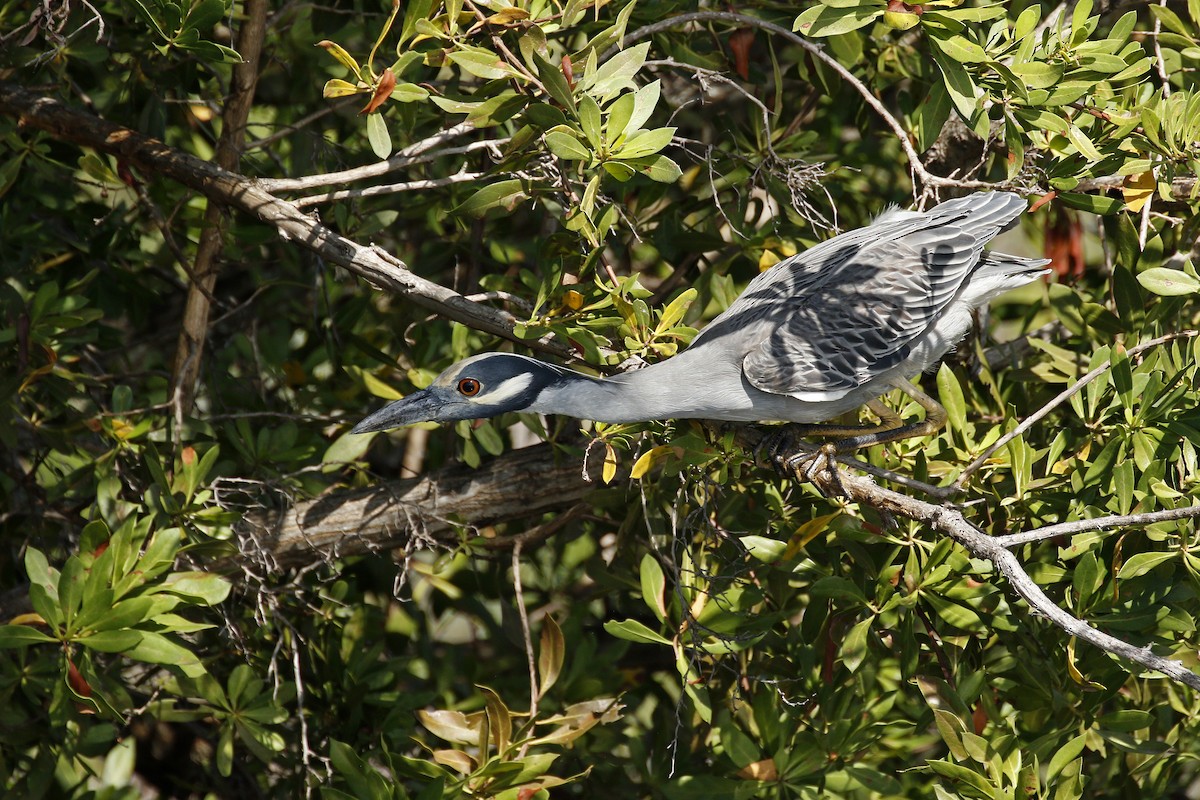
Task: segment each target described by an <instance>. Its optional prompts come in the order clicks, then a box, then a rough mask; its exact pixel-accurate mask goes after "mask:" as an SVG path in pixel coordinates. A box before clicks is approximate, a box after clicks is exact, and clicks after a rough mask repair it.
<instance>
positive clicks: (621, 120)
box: [608, 81, 662, 143]
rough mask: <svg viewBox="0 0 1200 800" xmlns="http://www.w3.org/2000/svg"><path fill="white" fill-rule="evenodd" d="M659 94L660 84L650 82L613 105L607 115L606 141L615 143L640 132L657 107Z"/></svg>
mask: <svg viewBox="0 0 1200 800" xmlns="http://www.w3.org/2000/svg"><path fill="white" fill-rule="evenodd" d="M661 93H662V82H661V81H652V82H651V83H648V84H646V85H645V86H643V87H642V88H640V89H638V90H637V91H636V92H634V93H632V94H626V95H622V96H621V98H620V99H618V100H617V102H615V103H613V106H612V109H611V110H610V111H609V115H608V141H609V142H613V143H616V141H617V138H618V137H620V136H623V135H624V136H628V135H630V134H632V133H634V132H635V131H639V130H641V128H642V126H643V125H645V124H646V121H647V120H649V119H650V116H651V114H653V113H654V109H655V108H656V107H657V106H658V100H659V96H660V95H661Z"/></svg>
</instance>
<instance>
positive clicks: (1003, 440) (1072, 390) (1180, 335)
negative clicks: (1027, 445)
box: [950, 331, 1200, 491]
mask: <svg viewBox="0 0 1200 800" xmlns="http://www.w3.org/2000/svg"><path fill="white" fill-rule="evenodd" d="M1192 336H1200V331H1179V332H1177V333H1168V334H1167V335H1165V336H1160V337H1158V338H1157V339H1151V340H1150V341H1148V342H1142V343H1141V344H1139V345H1138V346H1136V347H1134V348H1133V349H1131V350H1129V351H1128V352H1127V353H1126V355H1127V356H1128V357H1129V358H1133V357H1134V356H1136V355H1139V354H1140V353H1142V352H1144V351H1146V350H1149V349H1150V348H1152V347H1158V346H1159V345H1160V344H1165V343H1166V342H1170V341H1174V340H1175V339H1184V338H1191V337H1192ZM1110 369H1112V362H1111V361H1109V362H1108V363H1106V364H1101V365H1100V366H1098V367H1096V368H1095V369H1094V370H1092V371H1091V372H1089V373H1088V374H1086V375H1084V376H1083V377H1082V378H1080V379H1079V380H1078V381H1076V382H1075V383H1074V384H1072V385H1071V386H1070V387H1069V388H1067V389H1065V390H1064V391H1062V392H1061V393H1059V394H1058V395H1057V396H1056V397H1055V398H1054V399H1053V400H1051V401H1050V402H1049V403H1047V404H1046V405H1044V406H1042V407H1041V408H1040V409H1038V410H1037V412H1036V413H1034V414H1033V415H1032V416H1030V417H1027V418H1026V419H1025V420H1024V421H1023V422H1022V423H1021V424H1020V425H1018V426H1017V427H1015V428H1013V429H1012V430H1011V431H1009V432H1008V433H1006V434H1004V435H1003V436H1001V437H1000V438H999V439H997V440H996V443H995V444H993V445H992V446H991V447H989V448H988V449H987V450H984V451H983V454H982V455H981V456H979V457H978V458H976V459H975V460H974V461H972V462H971V463H970V464H968V465H967V468H966V469H964V470H963V471H962V474H961V475H959V476H958V478H957V479H955V481H954V483H952V484H950V485H951V486H952V487H953V488H954V489H956V490H959V491H961V490H962V488H963V484H964V483H965V481H966V480H967V478H969V477H970V476H971V475H972V473H974V472H975V471H976V470H977V469H979V468H980V467H982V466H983V465H984V463H985V462H986V461H987V460H988V459H989V458H991V457H992V454H993V453H995V452H996V451H997V450H999V449H1000V448H1001V447H1004V446H1005V445H1006V444H1008V443H1009V442H1011V441H1012V440H1013V439H1016V438H1017V437H1018V436H1020V435H1021V434H1023V433H1024V432H1025V431H1027V430H1029V429H1030V428H1032V427H1033V426H1034V425H1035V424H1036V423H1037V422H1039V421H1040V420H1041V419H1042V418H1043V417H1045V416H1046V415H1047V414H1049V413H1050V412H1051V411H1053V410H1054V409H1055V408H1057V407H1058V406H1060V405H1062V404H1063V403H1065V402H1066V401H1067V400H1069V399H1070V398H1071V396H1072V395H1074V394H1076V393H1077V392H1078V391H1079V390H1080V389H1082V388H1083V387H1085V386H1087V385H1088V384H1089V383H1091V382H1092V381H1094V380H1096V378H1099V377H1100V376H1101V375H1103V374H1104V373H1105V372H1107V371H1108V370H1110Z"/></svg>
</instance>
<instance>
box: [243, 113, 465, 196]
mask: <svg viewBox="0 0 1200 800" xmlns="http://www.w3.org/2000/svg"><path fill="white" fill-rule="evenodd" d="M473 130H475V126H474V125H472V124H471V123H469V122H460V123H458V124H457V125H454V126H452V127H449V128H446V129H445V130H444V131H439V132H438V133H436V134H434V135H433V136H429V137H427V138H425V139H422V140H421V141H419V142H414V143H412V144H410V145H409V146H408V147H406V148H404V149H403V150H401V151H400V152H398V153H396V155H394V156H392V157H390V158H388V159H387V160H386V161H380V162H378V163H377V164H366V165H364V166H361V167H354V168H353V169H346V170H342V171H341V172H326V173H324V174H323V175H305V176H304V177H303V178H264V179H260V180H259V181H258V185H259V187H260V188H261V189H263V190H265V191H268V192H297V191H302V190H304V189H315V188H317V187H318V186H336V185H338V184H343V183H350V182H351V181H361V180H364V179H366V178H378V177H379V176H381V175H387V174H388V173H389V172H395V171H396V170H399V169H403V168H404V167H407V166H409V165H410V164H412V163H413V161H414V159H415V158H416V157H417V156H420V155H421V154H423V153H425V152H427V151H429V150H432V149H433V148H435V147H437V146H438V145H439V144H441V143H442V142H448V141H450V140H452V139H457V138H458V137H459V136H462V135H463V134H465V133H470V132H471V131H473Z"/></svg>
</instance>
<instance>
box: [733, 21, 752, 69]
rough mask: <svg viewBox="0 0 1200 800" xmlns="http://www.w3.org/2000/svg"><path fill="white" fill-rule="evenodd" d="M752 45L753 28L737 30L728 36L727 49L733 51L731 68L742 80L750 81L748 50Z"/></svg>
mask: <svg viewBox="0 0 1200 800" xmlns="http://www.w3.org/2000/svg"><path fill="white" fill-rule="evenodd" d="M753 44H754V29H753V28H738V29H737V30H736V31H734V32H733V33H731V34H729V49H730V50H732V51H733V68H734V69H736V70H737V74H738V75H741V76H742V80H744V81H748V80H750V48H751V46H753Z"/></svg>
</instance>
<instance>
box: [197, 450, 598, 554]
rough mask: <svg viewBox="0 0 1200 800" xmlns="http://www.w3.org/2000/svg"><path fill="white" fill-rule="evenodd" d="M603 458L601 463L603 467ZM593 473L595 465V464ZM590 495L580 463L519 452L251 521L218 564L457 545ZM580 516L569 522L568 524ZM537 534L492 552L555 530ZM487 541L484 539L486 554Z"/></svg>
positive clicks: (537, 530) (546, 453) (253, 517)
mask: <svg viewBox="0 0 1200 800" xmlns="http://www.w3.org/2000/svg"><path fill="white" fill-rule="evenodd" d="M600 460H602V459H600V458H597V459H596V464H597V465H598V464H599V461H600ZM594 466H595V465H594ZM592 488H593V485H592V484H591V483H588V482H587V481H585V480H584V479H583V477H582V475H581V474H580V470H579V462H578V457H575V456H566V457H562V456H561V454H559V453H556V452H555V448H554V447H553V446H552V445H549V444H542V445H535V446H533V447H527V448H524V449H522V450H515V451H512V452H510V453H507V454H506V455H504V456H502V457H500V458H496V459H493V460H492V461H489V462H487V463H485V464H483V465H482V466H480V467H479V468H478V469H472V468H471V467H468V466H466V465H463V464H456V465H454V466H452V467H447V468H445V469H442V470H439V471H437V472H431V473H429V474H427V475H424V476H422V477H420V478H411V479H408V480H400V481H389V482H386V483H381V484H378V485H376V486H372V487H371V488H369V489H362V490H357V491H348V492H339V493H336V494H332V495H328V496H326V497H320V498H317V499H315V500H309V501H306V502H302V503H297V504H295V505H294V506H291V507H289V508H286V509H282V510H279V511H261V512H258V513H254V514H248V515H247V516H246V517H245V518H244V521H243V522H242V524H241V525H240V527H239V533H240V535H241V537H242V538H243V540H244V542H245V543H244V544H243V545H242V546H241V547H240V548H239V550H240V555H238V556H236V557H234V558H232V559H227V560H226V561H223V562H220V563H218V564H214V565H212V566H211V567H210V569H213V570H216V571H226V570H229V569H232V568H235V567H237V566H239V565H241V564H243V563H245V564H250V563H261V562H265V563H266V564H268V565H269V566H271V567H275V566H287V565H294V564H303V563H311V562H313V561H317V560H319V559H321V558H334V557H343V556H351V555H361V554H364V553H369V552H377V551H379V550H386V549H388V548H391V547H397V546H401V545H404V544H406V543H409V542H412V541H417V542H426V543H429V544H433V543H436V542H443V543H447V544H457V543H458V542H459V541H460V539H461V535H462V531H463V529H464V528H465V529H467V530H473V529H478V528H481V527H483V526H485V525H491V524H494V523H497V522H503V521H507V520H513V519H520V518H528V517H530V516H534V515H537V514H541V513H543V512H545V511H548V510H552V509H556V508H561V507H563V506H566V505H570V504H572V503H575V502H577V501H578V500H580V499H581V498H582V497H584V496H585V495H586V494H587V493H588V492H590V491H591V490H592ZM574 518H575V515H574V514H573V515H571V516H568V521H569V520H571V519H574ZM555 523H558V520H555V521H554V522H553V523H551V524H550V526H547V527H545V530H543V529H542V528H541V527H539V528H535V529H533V530H532V531H527V532H526V533H525V534H524V535H523V536H519V537H515V538H513V539H504V540H498V541H497V542H495V547H493V548H489V549H498V548H507V547H512V546H514V545H515V544H516V543H517V542H525V543H529V542H532V541H536V540H537V538H538V537H539V536H542V537H544V535H548V534H549V533H552V532H553V531H554V530H556V529H557V528H558V527H559V525H558V524H555ZM488 545H489V542H488V541H486V540H485V542H484V543H483V546H484V547H488Z"/></svg>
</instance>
